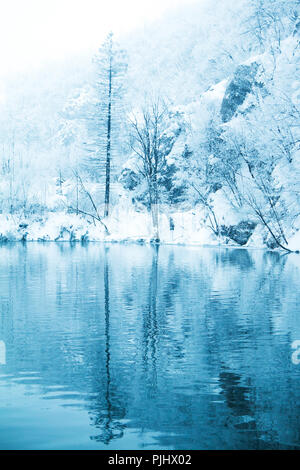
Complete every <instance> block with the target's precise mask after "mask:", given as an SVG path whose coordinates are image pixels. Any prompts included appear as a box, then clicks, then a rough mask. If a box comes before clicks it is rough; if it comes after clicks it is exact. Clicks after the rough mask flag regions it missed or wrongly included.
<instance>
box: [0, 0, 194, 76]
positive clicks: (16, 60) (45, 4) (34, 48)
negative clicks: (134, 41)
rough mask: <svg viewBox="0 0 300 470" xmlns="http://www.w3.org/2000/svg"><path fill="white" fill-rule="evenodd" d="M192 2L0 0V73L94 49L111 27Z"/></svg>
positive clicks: (139, 22) (127, 26)
mask: <svg viewBox="0 0 300 470" xmlns="http://www.w3.org/2000/svg"><path fill="white" fill-rule="evenodd" d="M192 1H200V0H0V76H1V75H2V76H4V75H7V74H9V75H10V74H11V73H16V72H18V71H21V70H24V69H28V68H29V69H30V68H31V67H39V66H40V65H42V64H43V63H45V62H47V61H52V60H57V59H59V60H61V59H64V58H65V57H66V58H67V57H68V56H69V55H74V54H77V53H82V52H84V51H89V50H91V51H92V50H95V49H96V48H97V47H98V46H99V45H100V44H101V42H102V39H103V37H104V36H105V34H106V33H107V32H108V31H110V30H112V31H114V32H115V33H116V34H119V33H124V32H127V31H130V30H131V29H134V28H137V27H140V26H143V24H144V23H145V22H146V21H147V20H150V21H151V20H155V19H157V18H159V17H160V16H161V15H162V14H163V13H164V12H165V11H166V10H167V9H168V8H172V7H176V6H177V5H182V4H185V3H186V4H188V3H191V2H192Z"/></svg>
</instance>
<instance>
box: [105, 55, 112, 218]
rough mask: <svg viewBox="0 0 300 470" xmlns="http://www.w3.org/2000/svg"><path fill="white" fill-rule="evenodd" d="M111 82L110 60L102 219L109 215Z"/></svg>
mask: <svg viewBox="0 0 300 470" xmlns="http://www.w3.org/2000/svg"><path fill="white" fill-rule="evenodd" d="M111 81H112V64H111V60H110V66H109V77H108V110H107V145H106V167H105V200H104V203H105V207H104V217H108V214H109V196H110V151H111Z"/></svg>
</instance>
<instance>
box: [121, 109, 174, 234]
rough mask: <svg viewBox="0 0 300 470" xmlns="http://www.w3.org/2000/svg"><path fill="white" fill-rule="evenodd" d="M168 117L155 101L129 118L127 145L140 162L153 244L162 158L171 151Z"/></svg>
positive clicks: (166, 112) (163, 162)
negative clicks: (150, 218) (146, 195)
mask: <svg viewBox="0 0 300 470" xmlns="http://www.w3.org/2000/svg"><path fill="white" fill-rule="evenodd" d="M168 117H169V112H168V109H167V106H166V104H165V103H164V102H162V101H160V100H157V101H155V102H153V103H151V104H150V105H148V106H145V107H144V108H143V109H142V111H141V112H140V113H139V115H133V116H132V117H131V118H130V119H129V124H130V128H131V133H130V146H131V149H132V150H133V152H134V153H135V154H136V155H137V156H138V158H139V160H140V161H141V163H142V165H141V168H140V173H141V174H142V175H143V176H144V178H145V180H146V182H147V192H148V201H149V208H150V211H151V215H152V222H153V229H154V239H155V240H156V241H159V228H158V216H159V199H160V198H159V184H158V179H159V175H160V172H161V170H162V169H163V167H164V165H165V158H166V156H167V155H168V154H169V152H170V142H169V140H168V138H167V135H166V129H167V127H168ZM171 145H172V144H171Z"/></svg>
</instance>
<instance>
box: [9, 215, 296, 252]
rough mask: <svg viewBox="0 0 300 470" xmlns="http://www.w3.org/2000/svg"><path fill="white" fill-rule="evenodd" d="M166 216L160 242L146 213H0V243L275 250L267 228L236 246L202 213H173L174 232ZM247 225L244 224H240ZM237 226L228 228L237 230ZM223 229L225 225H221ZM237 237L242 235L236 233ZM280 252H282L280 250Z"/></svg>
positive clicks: (291, 240) (291, 245) (291, 241)
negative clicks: (101, 216)
mask: <svg viewBox="0 0 300 470" xmlns="http://www.w3.org/2000/svg"><path fill="white" fill-rule="evenodd" d="M169 218H170V216H169V215H166V214H161V215H160V221H159V227H160V230H159V236H160V238H159V242H156V240H155V239H154V238H153V230H152V221H151V216H150V214H149V213H147V212H139V213H138V212H135V211H126V212H123V213H120V211H119V209H117V210H116V211H115V212H114V213H113V214H112V216H110V217H109V218H107V219H103V221H104V222H105V225H106V226H107V228H108V231H109V234H107V233H105V229H104V226H103V225H102V224H101V223H99V222H93V221H92V219H91V218H87V217H84V216H82V215H76V214H69V213H65V212H60V213H48V214H47V215H44V216H39V217H37V216H32V217H30V218H28V217H26V218H25V217H22V216H21V215H20V214H19V215H17V214H13V215H4V214H0V244H4V243H14V242H23V243H25V242H38V243H50V242H51V243H59V242H69V243H91V242H92V243H95V242H101V243H111V244H113V243H121V244H138V245H149V244H152V245H155V244H159V245H176V246H195V247H196V246H198V247H221V248H235V249H237V248H238V249H255V250H257V249H258V250H267V251H278V248H276V247H272V246H270V245H268V239H267V233H266V229H265V228H264V227H262V226H261V225H260V224H257V225H256V226H255V228H254V229H253V232H252V233H251V234H248V235H249V238H248V240H247V241H246V242H245V243H244V242H243V241H241V243H238V242H237V241H235V240H233V239H232V238H230V236H226V235H220V236H219V237H217V236H216V235H215V234H214V233H213V232H212V230H211V229H210V228H209V227H208V226H207V225H206V223H205V220H204V219H203V214H202V213H201V211H200V210H199V211H197V210H192V211H186V212H178V213H175V214H172V220H173V222H174V230H170V225H169ZM243 223H246V222H243ZM240 224H241V222H239V224H237V225H235V226H231V227H239V225H240ZM222 227H224V225H223V226H222ZM239 235H240V236H241V235H242V236H243V235H244V233H241V234H239ZM288 246H289V248H290V249H291V250H292V251H294V252H295V251H297V250H299V248H300V231H298V232H297V231H296V232H294V233H291V234H290V237H289V245H288ZM280 251H281V250H280Z"/></svg>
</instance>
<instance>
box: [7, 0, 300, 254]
mask: <svg viewBox="0 0 300 470" xmlns="http://www.w3.org/2000/svg"><path fill="white" fill-rule="evenodd" d="M299 6H300V1H299V0H250V1H249V0H238V1H233V0H216V1H211V0H204V1H202V2H196V3H194V4H191V5H187V6H186V7H183V6H182V7H180V8H178V9H175V10H171V11H170V12H167V13H166V14H165V15H164V17H163V18H162V19H160V20H159V21H156V22H152V23H149V24H148V25H146V26H145V27H144V28H141V29H140V30H136V31H134V32H132V33H130V34H127V35H125V34H124V35H122V36H119V37H117V38H116V37H115V35H114V34H113V33H110V34H109V35H108V36H107V38H106V39H105V41H104V42H103V44H101V45H99V50H98V51H97V52H96V53H95V55H94V57H75V58H72V57H70V58H67V60H66V61H65V62H64V63H58V64H53V66H50V65H49V66H48V67H46V68H43V69H41V70H39V71H33V72H32V73H31V74H28V73H27V74H23V75H19V76H18V77H10V78H9V80H6V81H5V83H4V86H3V89H4V92H3V93H2V95H1V98H0V241H2V242H4V241H10V240H23V241H25V240H39V241H47V240H49V241H50V240H57V241H59V240H70V241H88V240H107V241H115V240H117V241H121V240H123V241H126V240H130V241H139V242H144V241H156V242H159V241H160V242H166V243H193V244H218V243H226V244H229V245H241V246H256V247H267V248H270V249H274V248H280V249H283V250H285V251H289V250H292V251H294V250H299V249H300V74H299V66H300V54H299V52H300V42H299V39H300V36H299V32H300V16H299V15H300V9H299Z"/></svg>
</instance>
